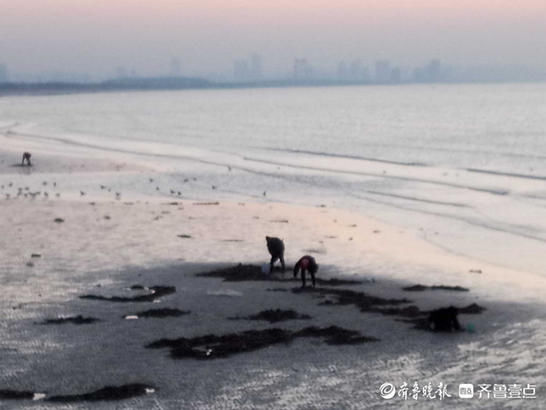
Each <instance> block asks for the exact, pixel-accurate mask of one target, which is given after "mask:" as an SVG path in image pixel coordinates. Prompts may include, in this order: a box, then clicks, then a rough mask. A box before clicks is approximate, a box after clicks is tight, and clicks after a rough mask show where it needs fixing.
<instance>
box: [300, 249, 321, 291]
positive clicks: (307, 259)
mask: <svg viewBox="0 0 546 410" xmlns="http://www.w3.org/2000/svg"><path fill="white" fill-rule="evenodd" d="M318 268H319V266H318V264H317V262H316V261H315V258H313V257H312V256H309V255H305V256H302V257H301V258H300V260H299V261H298V262H297V263H296V265H295V266H294V277H295V278H296V277H297V276H298V273H299V272H300V271H301V287H302V288H304V287H305V274H306V273H307V272H309V274H310V275H311V282H312V283H313V287H315V274H316V273H317V271H318Z"/></svg>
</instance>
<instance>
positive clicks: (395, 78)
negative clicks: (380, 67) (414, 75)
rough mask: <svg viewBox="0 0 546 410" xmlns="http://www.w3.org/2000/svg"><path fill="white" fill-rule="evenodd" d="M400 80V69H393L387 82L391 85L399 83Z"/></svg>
mask: <svg viewBox="0 0 546 410" xmlns="http://www.w3.org/2000/svg"><path fill="white" fill-rule="evenodd" d="M401 79H402V75H401V72H400V67H393V69H392V70H391V76H390V80H389V82H391V83H395V84H396V83H399V82H400V81H401Z"/></svg>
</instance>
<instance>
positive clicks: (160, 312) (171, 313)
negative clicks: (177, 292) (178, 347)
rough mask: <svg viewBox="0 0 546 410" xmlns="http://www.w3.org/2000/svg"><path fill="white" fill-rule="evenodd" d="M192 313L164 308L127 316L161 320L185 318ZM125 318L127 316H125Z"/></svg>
mask: <svg viewBox="0 0 546 410" xmlns="http://www.w3.org/2000/svg"><path fill="white" fill-rule="evenodd" d="M190 313H191V312H190V311H189V310H180V309H170V308H163V309H149V310H144V311H142V312H137V313H134V314H132V315H126V316H138V317H139V318H140V317H152V318H161V317H178V316H184V315H188V314H190ZM124 317H125V316H124Z"/></svg>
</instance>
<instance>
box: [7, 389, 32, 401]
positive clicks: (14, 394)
mask: <svg viewBox="0 0 546 410" xmlns="http://www.w3.org/2000/svg"><path fill="white" fill-rule="evenodd" d="M33 397H34V393H33V392H31V391H25V390H9V389H0V400H25V399H28V400H30V399H32V398H33Z"/></svg>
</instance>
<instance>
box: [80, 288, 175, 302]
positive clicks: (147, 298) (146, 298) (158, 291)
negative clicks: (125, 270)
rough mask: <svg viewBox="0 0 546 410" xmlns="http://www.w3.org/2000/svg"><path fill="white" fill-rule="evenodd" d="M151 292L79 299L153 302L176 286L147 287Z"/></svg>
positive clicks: (172, 291) (173, 290)
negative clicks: (128, 295)
mask: <svg viewBox="0 0 546 410" xmlns="http://www.w3.org/2000/svg"><path fill="white" fill-rule="evenodd" d="M149 290H150V291H152V292H151V293H148V294H146V295H138V296H132V297H126V296H102V295H82V296H80V299H91V300H104V301H108V302H153V301H154V300H156V299H159V298H161V297H162V296H166V295H170V294H171V293H175V292H176V287H174V286H151V287H150V288H149Z"/></svg>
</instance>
